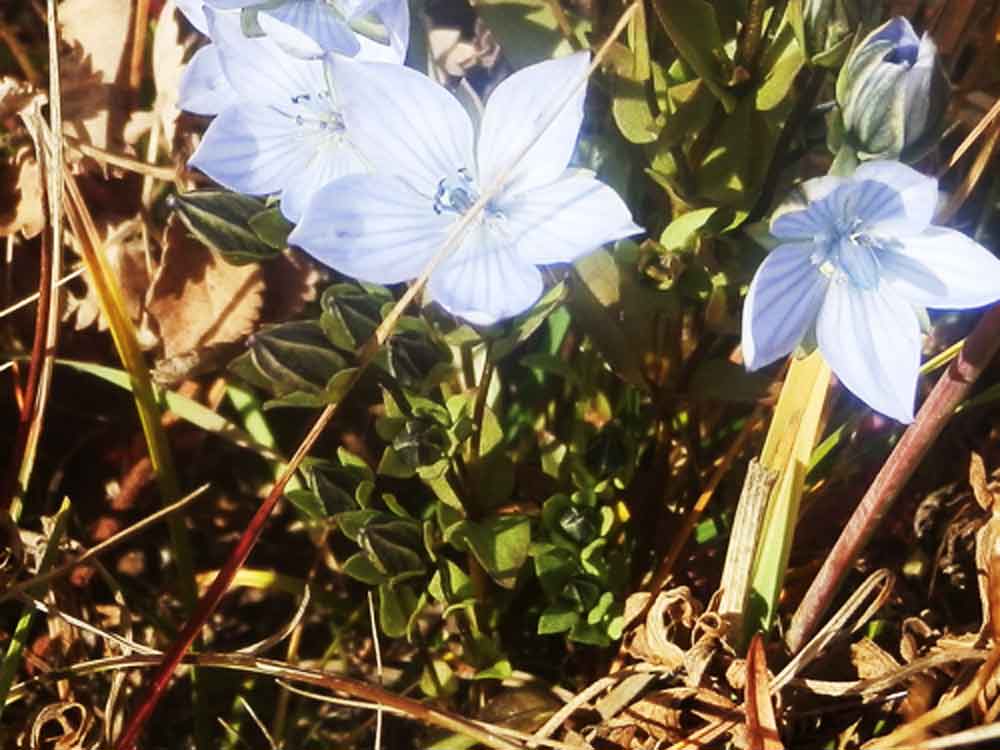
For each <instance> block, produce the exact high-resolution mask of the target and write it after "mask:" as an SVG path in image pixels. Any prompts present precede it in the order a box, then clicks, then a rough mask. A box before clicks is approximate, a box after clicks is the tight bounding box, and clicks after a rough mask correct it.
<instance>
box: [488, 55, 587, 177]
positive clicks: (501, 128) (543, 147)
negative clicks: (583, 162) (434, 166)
mask: <svg viewBox="0 0 1000 750" xmlns="http://www.w3.org/2000/svg"><path fill="white" fill-rule="evenodd" d="M589 64H590V54H589V53H587V52H578V53H576V54H574V55H569V56H568V57H562V58H559V59H556V60H546V61H545V62H541V63H537V64H535V65H530V66H528V67H527V68H524V69H522V70H519V71H518V72H517V73H514V75H512V76H510V77H509V78H507V79H506V80H504V81H503V82H502V83H501V84H500V85H499V86H497V87H496V89H495V90H494V91H493V93H492V94H490V98H489V99H488V100H487V102H486V111H485V113H484V114H483V122H482V126H481V127H480V130H479V143H478V146H477V149H478V150H477V159H478V162H479V181H480V185H481V186H482V187H483V189H486V188H487V187H488V186H489V185H490V184H491V183H492V182H493V181H494V180H495V179H496V177H497V176H498V175H499V174H500V172H501V171H502V170H504V169H506V168H507V167H508V166H509V165H510V162H511V160H512V159H514V158H515V157H516V156H517V155H518V154H519V153H520V152H521V151H522V150H523V149H524V148H526V147H527V146H528V144H529V143H531V142H532V139H534V138H536V137H537V136H539V133H541V131H542V128H543V126H544V125H545V124H546V123H547V122H548V121H549V120H550V119H551V118H552V116H553V115H554V114H555V110H554V108H555V107H556V106H557V105H558V104H559V103H560V102H562V101H563V100H564V99H565V97H566V96H567V95H568V94H569V93H570V91H571V90H572V89H573V87H574V86H577V85H578V84H579V83H580V79H581V77H582V76H583V74H584V73H585V72H586V70H587V66H588V65H589ZM585 94H586V86H579V87H578V88H577V90H576V91H575V92H574V93H573V96H572V98H571V99H570V100H569V101H568V102H567V103H566V105H565V106H564V107H563V108H562V110H561V111H560V112H559V114H558V116H556V118H555V120H554V121H553V122H552V123H551V124H550V125H549V126H548V127H547V128H546V129H545V131H544V133H542V134H541V137H538V139H537V141H536V142H535V145H534V146H532V148H531V150H530V151H529V152H528V153H527V154H525V156H524V157H523V158H522V159H520V161H519V162H518V164H517V165H516V166H515V167H514V169H513V171H512V172H511V173H510V175H509V176H508V178H507V180H506V184H507V185H508V186H509V187H508V188H507V190H508V191H509V192H512V191H517V190H530V189H531V188H533V187H540V186H541V185H546V184H548V183H550V182H552V181H553V180H554V179H556V178H557V177H559V176H560V175H561V174H562V173H563V172H564V171H565V170H566V166H567V165H568V164H569V160H570V157H571V156H572V155H573V149H574V148H575V147H576V138H577V135H578V134H579V132H580V123H581V122H582V121H583V100H584V96H585Z"/></svg>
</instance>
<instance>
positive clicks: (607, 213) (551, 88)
mask: <svg viewBox="0 0 1000 750" xmlns="http://www.w3.org/2000/svg"><path fill="white" fill-rule="evenodd" d="M588 62H589V55H588V54H587V53H578V54H576V55H571V56H568V57H564V58H560V59H557V60H549V61H546V62H542V63H538V64H536V65H532V66H530V67H527V68H525V69H523V70H521V71H519V72H517V73H515V74H514V75H512V76H511V77H510V78H508V79H506V80H505V81H504V82H503V83H501V84H500V85H499V86H498V87H497V88H496V90H495V91H494V92H493V94H492V95H491V96H490V98H489V100H488V101H487V103H486V108H485V112H484V114H483V118H482V123H481V125H480V127H479V133H478V139H476V138H475V136H474V130H473V125H472V121H471V120H470V118H469V115H468V114H467V113H466V111H465V110H464V109H463V107H462V105H461V104H459V102H458V100H457V99H455V98H454V97H453V96H452V95H451V94H449V93H448V92H447V91H446V90H445V89H444V88H443V87H441V86H439V85H438V84H436V83H434V82H432V81H431V80H430V79H429V78H427V77H426V76H424V75H421V74H420V73H417V72H416V71H414V70H411V69H409V68H405V67H402V66H389V65H384V64H378V63H372V64H362V63H356V62H354V61H348V60H341V59H338V60H337V61H336V62H335V63H334V73H335V76H336V79H337V82H338V93H339V94H340V96H341V97H342V99H341V104H342V107H343V112H344V118H345V122H346V124H347V127H348V129H349V130H350V132H351V133H352V138H354V140H355V143H356V144H357V146H358V148H359V149H360V150H361V152H362V153H363V154H364V156H365V157H366V159H367V160H368V161H370V162H371V163H372V165H373V167H374V172H375V173H374V174H356V175H352V176H349V177H345V178H342V179H340V180H337V181H335V182H332V183H330V184H329V185H327V186H326V187H324V188H322V189H321V190H320V191H319V192H318V193H317V194H316V195H315V197H314V198H313V199H312V201H311V202H310V203H309V206H308V207H307V209H306V212H305V215H304V216H303V217H302V221H301V222H300V223H299V225H298V226H297V227H296V229H295V230H294V231H293V232H292V235H291V237H290V238H289V241H290V242H291V243H294V244H297V245H299V246H300V247H302V248H303V249H305V250H306V251H307V252H309V253H310V254H312V255H314V256H315V257H317V258H318V259H319V260H321V261H323V262H324V263H327V264H329V265H331V266H333V267H334V268H336V269H337V270H339V271H341V272H343V273H346V274H349V275H352V276H355V277H357V278H359V279H362V280H365V281H371V282H376V283H382V284H392V283H398V282H402V281H406V280H407V279H412V278H414V277H416V276H418V275H419V274H420V272H421V270H422V269H423V268H424V267H425V266H426V265H427V263H428V262H429V261H430V260H431V259H432V258H433V257H434V256H435V254H437V253H438V252H439V251H440V249H441V248H442V246H444V244H445V242H446V240H447V238H448V236H449V234H450V233H451V232H452V231H453V230H454V227H455V225H456V222H458V221H459V219H460V217H462V216H463V215H464V214H466V212H468V211H469V209H470V208H471V207H473V206H474V205H475V204H476V203H477V202H478V201H480V198H481V196H483V195H484V191H487V190H491V193H490V195H489V196H488V199H487V200H486V203H485V205H484V207H483V209H482V212H481V213H480V214H479V215H478V217H476V218H475V219H474V220H473V221H472V223H471V225H470V226H469V227H468V230H467V232H466V234H465V236H464V237H463V238H462V239H461V240H460V244H459V245H458V247H457V248H456V249H455V250H454V251H453V252H452V253H451V254H450V255H449V256H448V257H447V258H446V259H445V260H444V261H443V262H442V263H441V265H440V266H438V268H437V269H436V270H435V272H434V273H433V274H432V275H431V278H430V281H429V283H428V291H429V293H430V295H431V297H432V298H433V299H434V300H436V301H437V302H439V303H440V304H441V305H442V306H443V307H445V308H446V309H447V310H449V311H451V312H452V313H454V314H456V315H459V316H461V317H463V318H465V319H467V320H469V321H471V322H473V323H477V324H490V323H493V322H495V321H497V320H500V319H503V318H508V317H511V316H513V315H516V314H517V313H519V312H521V311H523V310H525V309H527V308H528V307H530V306H531V305H532V303H534V302H535V300H536V299H537V298H538V297H539V295H540V294H541V292H542V287H543V284H542V276H541V273H540V271H539V269H538V268H537V267H536V266H537V265H539V264H548V263H563V262H569V261H572V260H574V259H576V258H578V257H579V256H581V255H583V254H585V253H587V252H590V251H592V250H594V249H596V248H598V247H599V246H600V245H602V244H604V243H606V242H610V241H613V240H616V239H620V238H622V237H625V236H628V235H631V234H635V233H637V232H640V231H642V230H641V229H640V228H639V227H638V226H636V225H635V224H634V223H633V221H632V218H631V215H630V213H629V210H628V208H627V207H626V206H625V203H624V202H623V201H622V199H621V198H620V197H619V196H618V194H617V193H615V192H614V191H613V190H612V189H611V188H609V187H607V186H606V185H604V184H602V183H601V182H599V181H597V180H596V179H595V177H594V174H593V173H592V172H590V171H587V170H582V169H568V165H569V161H570V158H571V156H572V154H573V151H574V148H575V144H576V139H577V135H578V133H579V129H580V125H581V121H582V119H583V100H584V89H583V87H581V86H577V84H578V83H579V82H580V80H581V79H582V77H583V76H584V74H585V72H586V70H587V66H588ZM574 86H577V88H576V92H575V93H574V95H573V96H572V98H571V100H570V101H569V102H568V103H567V104H566V105H565V106H564V107H563V108H562V109H561V110H560V111H559V112H558V113H556V112H555V111H554V109H553V108H554V107H555V106H556V105H557V104H558V103H559V100H560V99H561V98H563V97H564V96H565V93H566V92H569V91H571V90H572V89H573V87H574ZM529 145H530V148H528V147H529ZM525 149H528V150H527V152H526V153H524V151H525ZM519 156H520V157H521V158H518V157H519ZM512 161H516V163H514V164H512V163H511V162H512ZM494 183H500V184H499V185H498V186H497V185H494Z"/></svg>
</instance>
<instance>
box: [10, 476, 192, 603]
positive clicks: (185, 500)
mask: <svg viewBox="0 0 1000 750" xmlns="http://www.w3.org/2000/svg"><path fill="white" fill-rule="evenodd" d="M208 487H209V485H207V484H203V485H202V486H201V487H199V488H198V489H196V490H195V491H194V492H192V493H190V494H188V495H185V496H184V497H182V498H181V499H180V500H178V501H176V502H174V503H171V504H170V505H167V506H166V507H164V508H160V509H159V510H158V511H156V512H154V513H151V514H150V515H148V516H146V517H145V518H144V519H142V520H141V521H139V522H138V523H136V524H133V525H132V526H129V527H128V528H126V529H122V530H121V531H119V532H118V533H117V534H114V535H113V536H110V537H108V538H107V539H105V540H104V541H103V542H101V543H100V544H95V545H94V546H93V547H91V548H90V549H88V550H87V551H86V552H84V553H83V554H81V555H79V556H77V557H75V558H73V559H72V560H70V561H69V562H66V563H63V564H62V565H60V566H58V567H56V568H53V569H52V570H50V571H48V572H46V573H42V574H40V575H37V576H34V577H33V578H29V579H28V580H26V581H22V582H21V583H18V584H15V585H13V586H8V587H7V588H6V589H4V591H2V592H0V602H3V601H6V600H8V599H11V598H12V597H15V596H19V595H21V594H23V593H25V592H26V591H28V590H29V589H31V588H33V587H35V586H40V585H42V584H44V583H48V582H49V581H52V580H54V579H56V578H59V577H61V576H64V575H66V574H67V573H69V572H70V571H71V570H73V569H74V568H77V567H79V566H81V565H85V564H86V563H87V562H88V561H90V560H93V559H94V558H96V557H98V556H99V555H102V554H104V553H105V552H107V551H108V550H110V549H112V548H113V547H115V546H117V545H119V544H121V543H122V542H124V541H125V540H126V539H128V538H129V537H132V536H134V535H135V534H138V533H139V532H140V531H142V530H144V529H146V528H148V527H150V526H152V525H154V524H156V523H159V522H160V521H162V520H163V519H164V518H166V517H167V516H169V515H171V514H172V513H176V512H177V511H179V510H182V509H183V508H185V507H187V506H188V505H189V504H190V503H191V502H193V501H194V500H197V499H198V498H199V497H201V495H202V494H204V492H205V491H206V490H207V489H208Z"/></svg>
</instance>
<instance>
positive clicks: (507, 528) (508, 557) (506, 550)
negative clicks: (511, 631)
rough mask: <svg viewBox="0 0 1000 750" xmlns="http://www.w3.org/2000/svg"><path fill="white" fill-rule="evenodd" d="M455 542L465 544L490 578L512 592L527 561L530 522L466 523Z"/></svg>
mask: <svg viewBox="0 0 1000 750" xmlns="http://www.w3.org/2000/svg"><path fill="white" fill-rule="evenodd" d="M453 539H455V540H456V541H461V542H464V543H465V544H467V545H468V547H469V549H470V550H472V553H473V554H474V555H475V556H476V559H477V560H478V561H479V564H480V565H482V566H483V569H484V570H486V572H487V573H489V575H490V577H491V578H492V579H493V580H494V581H496V582H497V583H498V584H499V585H500V586H503V587H504V588H513V587H514V583H515V581H516V579H517V573H518V571H519V570H520V569H521V566H522V565H524V562H525V560H527V559H528V548H529V546H530V545H531V521H530V519H528V518H527V517H525V516H513V515H511V516H497V517H495V518H492V519H488V520H486V521H483V522H478V523H474V522H472V521H465V522H464V523H463V524H462V525H461V527H460V528H459V529H458V530H457V531H456V532H455V533H454V535H453Z"/></svg>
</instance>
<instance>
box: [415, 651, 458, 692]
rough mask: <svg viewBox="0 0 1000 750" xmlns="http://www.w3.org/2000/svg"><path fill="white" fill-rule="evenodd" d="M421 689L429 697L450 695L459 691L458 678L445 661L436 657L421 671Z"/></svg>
mask: <svg viewBox="0 0 1000 750" xmlns="http://www.w3.org/2000/svg"><path fill="white" fill-rule="evenodd" d="M432 670H433V671H432ZM420 690H421V691H422V692H423V694H424V695H426V696H427V697H428V698H442V697H448V696H450V695H454V694H455V693H457V692H458V678H457V677H455V672H454V671H453V670H452V668H451V667H449V666H448V664H447V663H446V662H445V661H443V660H442V659H434V660H432V661H431V663H430V664H429V665H427V666H425V667H424V670H423V672H421V673H420Z"/></svg>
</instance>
